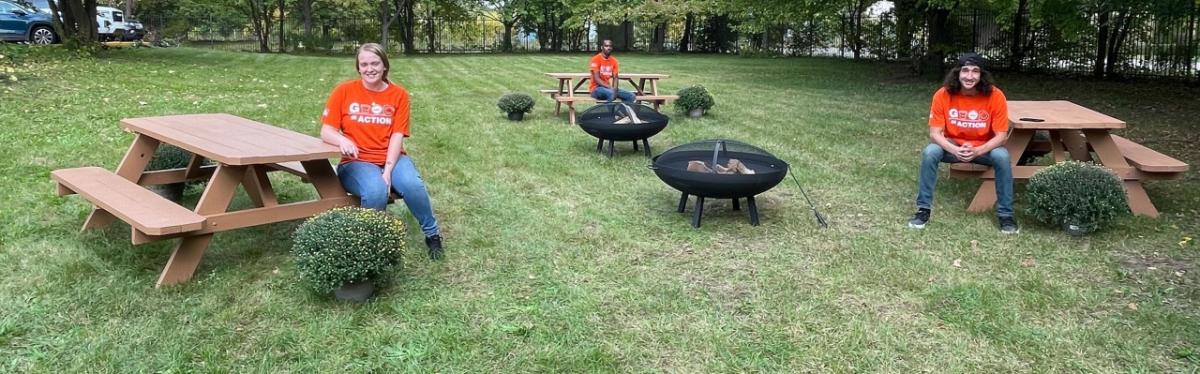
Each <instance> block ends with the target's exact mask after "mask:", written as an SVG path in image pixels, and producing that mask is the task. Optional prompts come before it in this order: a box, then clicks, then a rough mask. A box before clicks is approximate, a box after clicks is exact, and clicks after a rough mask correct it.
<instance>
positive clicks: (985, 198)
mask: <svg viewBox="0 0 1200 374" xmlns="http://www.w3.org/2000/svg"><path fill="white" fill-rule="evenodd" d="M993 205H996V180H995V179H984V180H983V184H981V185H979V190H978V191H975V197H974V198H972V199H971V205H970V206H968V207H967V211H968V212H971V213H980V212H986V211H987V210H988V209H991V208H992V206H993Z"/></svg>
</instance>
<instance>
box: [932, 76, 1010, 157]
mask: <svg viewBox="0 0 1200 374" xmlns="http://www.w3.org/2000/svg"><path fill="white" fill-rule="evenodd" d="M929 127H931V128H944V129H946V132H945V134H946V138H947V139H950V141H952V142H954V143H955V144H958V145H963V144H968V143H969V144H971V145H972V146H976V147H977V146H980V145H983V143H987V141H988V140H991V139H992V137H994V136H995V134H999V133H1004V132H1008V100H1006V99H1005V98H1004V93H1003V92H1000V89H999V88H996V87H994V86H993V87H992V94H991V95H988V96H983V95H972V96H967V95H951V94H950V92H949V91H947V90H946V88H945V87H942V88H941V89H939V90H938V91H937V92H936V93H934V94H933V105H931V106H930V108H929Z"/></svg>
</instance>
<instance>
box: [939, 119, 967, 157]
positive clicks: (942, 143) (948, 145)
mask: <svg viewBox="0 0 1200 374" xmlns="http://www.w3.org/2000/svg"><path fill="white" fill-rule="evenodd" d="M929 140H930V141H932V142H933V144H937V145H938V146H939V147H942V149H944V150H946V152H950V153H953V154H954V155H955V156H956V157H958V160H959V161H963V162H966V161H969V160H963V158H962V153H963V151H962V148H961V147H959V146H958V144H954V142H952V141H950V139H948V138H946V129H945V128H944V127H930V128H929Z"/></svg>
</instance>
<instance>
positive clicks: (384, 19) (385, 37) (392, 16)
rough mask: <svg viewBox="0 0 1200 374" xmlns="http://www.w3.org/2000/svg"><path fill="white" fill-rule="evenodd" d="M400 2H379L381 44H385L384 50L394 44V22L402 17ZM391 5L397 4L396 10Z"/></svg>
mask: <svg viewBox="0 0 1200 374" xmlns="http://www.w3.org/2000/svg"><path fill="white" fill-rule="evenodd" d="M398 3H399V0H397V1H396V2H393V3H391V4H389V3H388V2H387V1H386V0H385V1H380V2H379V10H378V11H377V12H378V13H377V14H378V15H379V44H380V45H382V46H383V50H384V51H385V52H386V51H387V50H388V48H389V46H390V45H391V44H392V43H391V32H392V23H395V22H396V19H397V18H400V4H398ZM389 5H395V11H393V10H392V7H391V6H389Z"/></svg>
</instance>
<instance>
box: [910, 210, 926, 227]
mask: <svg viewBox="0 0 1200 374" xmlns="http://www.w3.org/2000/svg"><path fill="white" fill-rule="evenodd" d="M930 213H932V212H930V211H929V209H924V208H922V209H917V212H916V213H914V214H913V216H912V218H909V219H908V227H910V228H914V229H917V230H920V229H923V228H925V224H926V223H929V214H930Z"/></svg>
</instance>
